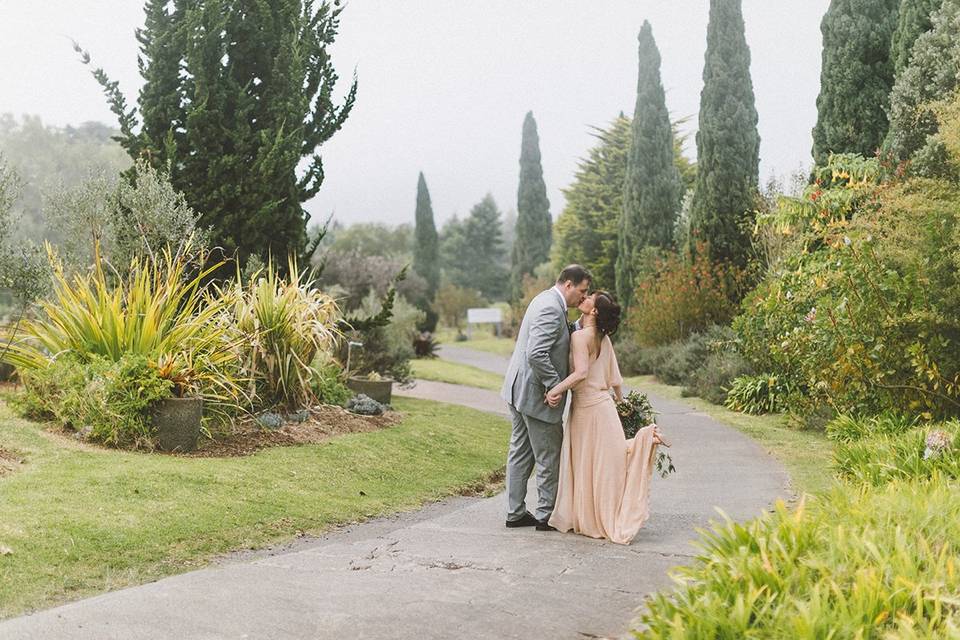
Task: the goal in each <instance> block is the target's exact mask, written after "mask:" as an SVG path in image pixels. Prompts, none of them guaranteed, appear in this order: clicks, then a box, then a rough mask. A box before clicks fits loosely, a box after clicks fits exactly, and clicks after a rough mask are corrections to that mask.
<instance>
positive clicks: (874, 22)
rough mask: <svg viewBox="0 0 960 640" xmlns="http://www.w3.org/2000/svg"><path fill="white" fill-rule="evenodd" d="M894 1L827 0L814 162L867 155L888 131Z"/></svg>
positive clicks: (874, 151) (823, 29)
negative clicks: (835, 156) (836, 156)
mask: <svg viewBox="0 0 960 640" xmlns="http://www.w3.org/2000/svg"><path fill="white" fill-rule="evenodd" d="M898 5H899V0H832V1H831V2H830V8H829V9H827V13H826V14H825V15H824V16H823V21H822V22H821V23H820V31H821V32H822V33H823V60H822V66H821V69H820V95H819V96H818V97H817V124H816V126H815V127H814V128H813V160H814V162H815V163H816V164H817V165H818V166H822V165H824V164H826V162H827V159H828V158H829V157H830V154H831V153H859V154H862V155H864V156H872V155H874V154H875V153H876V151H877V149H879V148H880V145H881V143H882V142H883V139H884V136H886V134H887V128H888V122H887V107H888V106H889V104H890V89H891V88H892V87H893V62H892V61H891V59H890V46H891V38H892V37H893V31H894V29H895V27H896V25H897V7H898Z"/></svg>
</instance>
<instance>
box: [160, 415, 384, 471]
mask: <svg viewBox="0 0 960 640" xmlns="http://www.w3.org/2000/svg"><path fill="white" fill-rule="evenodd" d="M401 418H402V415H401V414H400V413H398V412H396V411H388V412H387V413H384V414H383V415H379V416H361V415H357V414H355V413H350V412H349V411H347V410H346V409H344V408H342V407H335V406H332V405H321V406H317V407H313V408H312V409H311V410H310V417H309V418H308V419H307V420H304V421H303V422H286V423H284V424H283V426H281V427H280V428H278V429H265V428H263V427H261V426H260V425H259V424H257V422H256V421H255V420H253V419H248V420H244V421H242V422H240V423H238V424H237V425H236V427H235V429H234V431H233V433H231V434H230V435H228V436H225V437H223V438H218V439H216V440H206V441H202V442H201V443H200V446H199V447H198V448H197V450H196V451H193V452H191V453H186V454H177V455H184V456H187V457H201V458H223V457H233V456H246V455H250V454H251V453H255V452H257V451H259V450H261V449H265V448H267V447H283V446H295V445H303V444H316V443H318V442H323V441H325V440H329V439H330V438H332V437H334V436H339V435H343V434H346V433H366V432H369V431H378V430H380V429H386V428H387V427H392V426H393V425H395V424H398V423H399V422H400V420H401Z"/></svg>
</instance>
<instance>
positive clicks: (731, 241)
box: [414, 0, 760, 307]
mask: <svg viewBox="0 0 960 640" xmlns="http://www.w3.org/2000/svg"><path fill="white" fill-rule="evenodd" d="M638 62H639V70H638V78H637V99H636V105H635V109H634V116H633V119H632V121H631V124H630V132H631V135H630V143H629V147H628V148H627V153H626V156H627V158H626V171H625V175H624V178H623V182H622V207H621V208H620V210H619V211H616V212H615V213H614V215H616V218H617V219H616V220H614V221H607V222H608V223H609V222H613V223H614V224H615V226H616V229H617V242H616V245H617V246H616V259H615V265H611V266H613V271H614V276H615V282H616V290H617V294H618V297H619V298H620V300H621V303H622V304H624V306H627V307H629V305H630V304H631V302H632V297H633V291H634V288H635V286H636V279H637V276H638V272H639V269H640V261H641V256H642V254H643V253H644V251H645V249H646V248H647V247H655V248H661V249H666V248H671V247H673V245H674V228H675V226H676V223H677V216H678V213H679V209H680V205H681V199H682V198H683V194H684V182H683V180H682V178H681V174H680V170H679V168H678V163H677V161H676V146H677V145H676V143H677V140H676V137H675V134H674V130H673V125H672V124H671V121H670V116H669V112H668V110H667V107H666V101H665V96H664V89H663V84H662V81H661V78H660V62H661V60H660V53H659V51H658V49H657V45H656V42H655V40H654V37H653V29H652V27H651V26H650V24H649V22H644V24H643V26H642V28H641V30H640V34H639V36H638ZM703 80H704V88H703V92H702V94H701V108H700V116H699V132H698V134H697V155H698V159H699V167H698V171H697V177H696V181H695V183H694V187H693V195H692V204H691V221H690V224H691V229H692V232H693V234H694V236H695V237H701V238H703V239H704V240H707V241H708V246H709V248H710V251H711V256H710V257H711V258H712V259H713V260H715V261H719V260H726V261H731V262H734V263H737V264H744V263H745V262H746V260H747V255H748V251H749V249H750V238H749V236H748V229H747V225H745V224H744V221H745V219H746V218H748V217H749V215H750V212H751V211H752V210H753V208H754V206H755V198H756V192H757V180H758V167H759V147H760V137H759V134H758V133H757V111H756V107H755V105H754V95H753V85H752V81H751V78H750V51H749V48H748V47H747V43H746V38H745V35H744V22H743V15H742V11H741V6H740V0H733V1H731V0H712V1H711V4H710V20H709V26H708V32H707V51H706V57H705V65H704V72H703ZM416 223H417V229H416V239H417V246H416V248H415V259H414V268H415V269H416V270H417V271H418V272H419V273H421V275H424V276H425V277H426V278H427V279H428V282H429V283H430V286H431V291H434V292H435V291H436V286H437V283H438V280H439V267H438V266H437V265H438V264H439V259H440V256H439V250H438V237H437V232H436V226H435V223H434V221H433V213H432V211H431V210H430V206H429V194H427V192H426V184H425V182H424V180H423V176H422V175H421V176H420V180H419V183H418V195H417V210H416ZM552 227H553V225H552V220H551V217H550V213H549V201H548V199H547V194H546V186H545V184H544V181H543V169H542V165H541V158H540V149H539V138H538V133H537V126H536V122H535V120H534V118H533V114H532V113H528V114H527V115H526V118H525V119H524V123H523V136H522V143H521V155H520V183H519V188H518V193H517V227H516V237H515V241H514V245H513V253H512V265H513V268H512V271H511V278H510V289H511V291H510V293H511V297H512V299H514V300H515V299H518V298H519V297H520V293H521V287H522V282H523V278H524V276H525V275H528V274H533V273H534V270H535V268H536V267H537V266H538V265H539V264H541V263H543V262H545V261H547V260H548V258H549V256H550V249H551V243H552ZM604 250H606V248H605V249H604Z"/></svg>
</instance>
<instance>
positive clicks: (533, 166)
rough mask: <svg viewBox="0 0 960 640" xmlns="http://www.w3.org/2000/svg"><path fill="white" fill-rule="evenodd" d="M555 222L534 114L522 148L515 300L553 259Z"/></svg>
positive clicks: (526, 124) (529, 118) (513, 284)
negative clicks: (525, 283)
mask: <svg viewBox="0 0 960 640" xmlns="http://www.w3.org/2000/svg"><path fill="white" fill-rule="evenodd" d="M552 232H553V220H552V218H551V217H550V201H549V200H547V185H546V184H545V183H544V182H543V167H542V166H541V164H540V138H539V136H538V135H537V122H536V121H535V120H534V119H533V112H532V111H530V112H527V116H526V118H524V120H523V138H522V141H521V145H520V186H519V187H518V189H517V230H516V236H515V239H514V242H513V256H512V257H513V260H512V264H513V268H512V270H511V274H510V276H511V278H510V283H511V292H512V294H511V295H512V298H513V299H514V300H517V299H519V298H520V296H521V289H522V286H523V276H525V275H528V274H530V275H532V274H533V273H534V270H535V269H536V268H537V266H539V265H540V264H541V263H543V262H546V261H547V260H549V258H550V244H551V242H552V237H551V236H552Z"/></svg>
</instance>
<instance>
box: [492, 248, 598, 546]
mask: <svg viewBox="0 0 960 640" xmlns="http://www.w3.org/2000/svg"><path fill="white" fill-rule="evenodd" d="M591 279H592V278H591V276H590V272H589V271H587V270H586V269H585V268H583V267H581V266H580V265H578V264H573V265H570V266H569V267H567V268H565V269H564V270H563V271H562V272H560V277H558V278H557V284H556V286H554V287H552V288H550V289H547V290H546V291H543V292H541V293H540V294H539V295H537V297H536V298H534V299H533V301H532V302H531V303H530V306H528V307H527V312H526V313H525V314H524V315H523V322H522V323H521V324H520V332H519V333H518V334H517V346H516V347H515V348H514V350H513V357H512V358H511V359H510V366H509V367H508V369H507V375H506V378H505V379H504V381H503V390H502V391H501V392H500V395H501V397H503V399H504V400H506V402H507V404H508V405H509V406H510V416H511V418H512V420H513V433H512V435H511V437H510V450H509V453H508V454H507V526H508V527H527V526H536V527H537V529H538V530H541V531H550V530H551V529H552V527H550V525H549V524H547V520H549V519H550V514H551V513H553V506H554V504H555V503H556V500H557V484H558V482H559V476H560V445H561V444H562V442H563V409H564V405H565V404H566V397H564V398H563V399H562V400H561V401H560V402H559V403H557V404H556V405H553V406H551V405H549V404H548V403H547V401H546V394H547V391H549V390H550V389H552V388H553V387H554V386H556V385H557V384H559V382H560V381H561V380H563V379H564V378H566V377H567V372H568V369H569V367H570V330H569V327H568V325H567V309H568V308H569V307H577V306H579V305H580V303H581V302H582V301H583V298H584V296H586V294H587V291H588V290H589V289H590V281H591ZM534 463H536V467H537V495H538V499H537V508H536V511H535V513H533V514H531V513H530V512H529V511H527V509H526V506H525V500H526V497H527V479H528V478H529V477H530V473H531V472H532V471H533V467H534Z"/></svg>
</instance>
